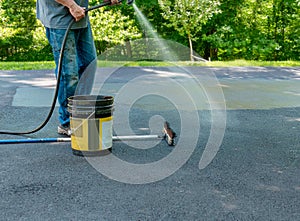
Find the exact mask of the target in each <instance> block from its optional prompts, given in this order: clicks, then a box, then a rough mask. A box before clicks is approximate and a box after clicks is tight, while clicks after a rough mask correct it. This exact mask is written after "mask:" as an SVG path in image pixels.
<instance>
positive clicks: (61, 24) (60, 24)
mask: <svg viewBox="0 0 300 221" xmlns="http://www.w3.org/2000/svg"><path fill="white" fill-rule="evenodd" d="M75 2H76V3H77V4H78V5H80V6H81V7H85V8H88V4H89V0H75ZM36 17H37V19H39V20H40V21H41V22H42V24H43V25H44V26H45V27H47V28H56V29H66V28H67V27H68V25H69V24H70V22H71V20H72V19H73V17H72V15H71V14H70V12H69V9H68V8H67V7H65V6H63V5H61V4H59V3H57V2H56V1H55V0H37V2H36ZM87 21H88V17H87V16H85V18H83V19H81V20H80V21H78V22H76V23H74V24H73V26H72V29H77V28H85V27H87Z"/></svg>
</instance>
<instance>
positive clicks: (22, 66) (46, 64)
mask: <svg viewBox="0 0 300 221" xmlns="http://www.w3.org/2000/svg"><path fill="white" fill-rule="evenodd" d="M174 64H176V65H179V66H211V67H238V66H243V67H245V66H259V67H266V66H271V67H295V66H297V67H300V61H246V60H234V61H212V62H186V61H179V62H174V63H172V62H165V61H162V62H157V61H153V62H152V61H126V62H125V61H124V62H122V61H100V60H99V61H98V66H100V67H114V66H171V65H174ZM54 68H55V64H54V62H53V61H38V62H9V61H1V62H0V70H43V69H54Z"/></svg>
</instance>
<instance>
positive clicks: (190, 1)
mask: <svg viewBox="0 0 300 221" xmlns="http://www.w3.org/2000/svg"><path fill="white" fill-rule="evenodd" d="M158 3H159V5H160V7H161V8H162V10H163V13H162V16H163V17H164V18H165V19H166V20H168V21H169V22H170V24H167V26H173V27H174V28H175V30H176V31H178V32H179V34H180V35H182V36H185V37H187V38H188V41H189V46H190V59H191V61H193V60H194V57H193V43H192V42H193V41H196V40H198V36H199V33H201V30H202V26H203V25H204V24H206V22H207V21H208V20H209V19H210V18H211V17H212V16H213V15H214V14H217V13H220V12H221V11H220V9H219V5H220V2H219V0H174V1H170V0H158Z"/></svg>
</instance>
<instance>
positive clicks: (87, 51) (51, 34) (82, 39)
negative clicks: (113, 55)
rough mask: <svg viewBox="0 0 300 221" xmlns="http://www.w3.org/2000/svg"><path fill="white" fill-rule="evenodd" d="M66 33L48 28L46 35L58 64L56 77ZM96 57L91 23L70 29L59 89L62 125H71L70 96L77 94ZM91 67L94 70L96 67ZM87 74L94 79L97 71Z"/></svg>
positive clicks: (90, 78) (90, 79) (62, 30)
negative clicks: (79, 85) (82, 78)
mask: <svg viewBox="0 0 300 221" xmlns="http://www.w3.org/2000/svg"><path fill="white" fill-rule="evenodd" d="M65 33H66V30H65V29H52V28H46V36H47V38H48V41H49V43H50V45H51V47H52V51H53V55H54V60H55V64H56V69H55V75H56V77H57V75H58V73H57V72H58V62H59V56H60V50H61V47H62V42H63V38H64V36H65ZM96 58H97V55H96V49H95V44H94V40H93V35H92V31H91V27H90V25H88V27H86V28H81V29H72V30H70V32H69V34H68V38H67V42H66V45H65V51H64V55H63V59H62V69H61V80H60V85H59V91H58V103H59V105H60V107H59V122H60V124H61V125H63V126H68V125H69V123H70V114H69V112H68V109H67V105H68V98H69V97H70V96H73V95H74V94H75V91H76V88H77V85H78V82H79V80H80V79H81V77H82V75H83V73H84V71H85V70H86V68H87V67H88V66H89V65H90V64H91V63H93V64H96V62H95V61H97V59H96ZM89 69H90V70H94V68H89ZM89 72H93V71H89ZM87 74H88V75H90V76H89V77H88V78H89V81H93V79H94V75H95V73H84V75H87ZM90 83H91V82H89V84H90ZM80 84H81V83H80ZM85 93H87V92H85Z"/></svg>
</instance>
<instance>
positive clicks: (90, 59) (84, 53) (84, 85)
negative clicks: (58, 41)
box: [76, 25, 97, 95]
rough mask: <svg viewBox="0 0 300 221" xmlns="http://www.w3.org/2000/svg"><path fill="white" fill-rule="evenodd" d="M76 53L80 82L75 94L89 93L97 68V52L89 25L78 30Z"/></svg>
mask: <svg viewBox="0 0 300 221" xmlns="http://www.w3.org/2000/svg"><path fill="white" fill-rule="evenodd" d="M77 34H78V35H77V36H76V38H77V39H76V40H77V44H76V46H77V55H78V57H77V58H78V60H77V63H78V70H79V71H78V73H79V78H80V83H79V85H78V88H77V91H76V93H77V94H85V95H87V94H90V92H91V90H92V86H93V82H94V77H95V73H96V68H97V54H96V48H95V43H94V39H93V35H92V30H91V27H90V25H88V27H87V28H83V29H80V30H78V33H77Z"/></svg>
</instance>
